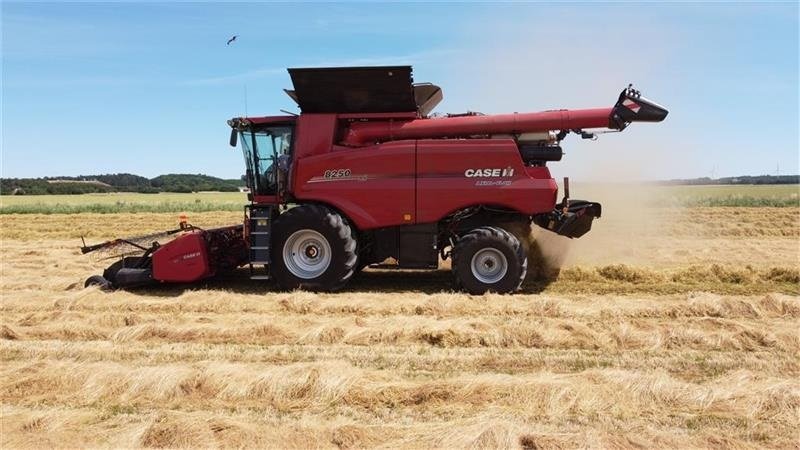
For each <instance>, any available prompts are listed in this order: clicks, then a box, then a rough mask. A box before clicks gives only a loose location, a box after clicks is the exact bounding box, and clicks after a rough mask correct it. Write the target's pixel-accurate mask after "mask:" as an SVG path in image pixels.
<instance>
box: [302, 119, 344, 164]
mask: <svg viewBox="0 0 800 450" xmlns="http://www.w3.org/2000/svg"><path fill="white" fill-rule="evenodd" d="M335 135H336V114H303V115H301V116H300V117H298V118H297V127H296V128H295V141H294V149H293V151H294V158H295V159H301V158H305V157H307V156H313V155H321V154H323V153H328V152H329V151H331V145H332V144H333V137H334V136H335Z"/></svg>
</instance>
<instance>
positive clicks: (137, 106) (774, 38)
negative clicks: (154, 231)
mask: <svg viewBox="0 0 800 450" xmlns="http://www.w3.org/2000/svg"><path fill="white" fill-rule="evenodd" d="M234 34H237V35H239V38H238V40H237V41H236V42H235V43H234V44H232V45H231V46H226V45H225V41H226V40H227V39H228V37H230V36H231V35H234ZM373 64H413V65H414V68H415V71H414V74H415V80H416V81H431V82H435V83H437V84H439V85H441V86H442V87H443V90H444V94H445V100H444V102H442V104H441V105H440V106H439V107H438V108H437V111H440V112H461V111H464V110H467V109H469V110H477V111H482V112H485V113H500V112H510V111H539V110H545V109H554V108H582V107H597V106H611V105H612V104H613V102H614V100H615V98H616V96H617V95H618V93H619V91H620V90H621V89H622V88H623V87H624V86H626V85H627V83H629V82H633V83H634V84H635V86H637V88H639V89H640V90H641V91H642V92H643V94H644V95H645V96H647V97H649V98H651V99H653V100H655V101H657V102H659V103H661V104H663V105H665V106H666V107H667V108H668V109H669V110H670V116H669V117H668V118H667V120H666V121H665V122H663V123H660V124H633V125H632V126H631V127H630V128H629V129H628V130H626V131H624V132H623V133H618V134H607V135H603V136H601V137H600V139H599V140H598V141H595V142H590V141H581V140H579V139H576V138H574V137H570V138H567V140H566V141H565V142H564V143H563V146H564V148H565V151H566V153H567V154H566V156H565V158H564V160H563V161H562V162H560V163H555V164H553V165H552V166H551V170H552V172H553V174H554V175H555V176H558V177H560V176H565V175H569V176H571V177H573V178H575V179H588V180H606V179H614V180H617V179H629V178H630V179H664V178H678V177H696V176H709V175H711V174H712V173H713V174H714V175H715V176H731V175H747V174H749V175H757V174H764V173H771V174H774V173H775V172H776V170H777V169H778V166H780V172H781V173H784V174H786V173H798V171H800V170H799V169H798V164H799V163H798V147H799V145H800V143H799V142H798V133H799V131H798V109H799V105H798V102H799V99H798V4H797V3H796V2H789V3H772V4H763V3H759V4H747V3H729V4H699V3H671V4H666V3H664V4H635V3H617V4H581V3H567V4H555V3H528V4H519V3H516V4H494V5H492V4H454V3H443V4H433V5H431V4H399V3H396V4H353V3H346V4H308V3H306V4H263V3H261V4H239V3H121V4H120V3H105V4H87V3H66V4H65V3H58V4H46V3H33V4H23V3H10V2H3V3H2V76H3V77H2V176H3V177H35V176H54V175H78V174H90V173H110V172H131V173H137V174H141V175H145V176H149V177H152V176H155V175H159V174H162V173H207V174H210V175H216V176H221V177H238V176H239V175H240V174H241V173H242V171H243V162H242V158H241V155H240V153H239V152H238V150H233V149H231V148H230V147H228V146H227V138H228V133H229V129H228V127H227V125H226V124H225V121H226V120H227V119H228V118H230V117H233V116H238V115H243V114H244V113H245V91H246V92H247V101H246V105H247V113H249V115H271V114H275V113H278V110H279V109H287V110H290V111H295V110H296V108H295V107H294V105H293V103H292V102H291V100H290V99H289V98H288V97H286V96H285V95H284V93H283V91H282V89H283V88H285V87H290V86H291V83H290V81H289V77H288V75H287V74H286V71H285V68H286V67H302V66H328V65H373Z"/></svg>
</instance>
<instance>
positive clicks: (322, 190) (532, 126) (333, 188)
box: [111, 66, 667, 294]
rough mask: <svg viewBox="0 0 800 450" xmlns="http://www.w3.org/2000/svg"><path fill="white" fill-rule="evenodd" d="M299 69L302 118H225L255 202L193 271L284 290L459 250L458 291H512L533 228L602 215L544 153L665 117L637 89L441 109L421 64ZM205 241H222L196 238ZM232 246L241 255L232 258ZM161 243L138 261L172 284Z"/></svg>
mask: <svg viewBox="0 0 800 450" xmlns="http://www.w3.org/2000/svg"><path fill="white" fill-rule="evenodd" d="M289 74H290V76H291V78H292V84H293V85H294V89H292V90H287V91H286V92H287V94H288V95H289V96H290V97H291V98H292V99H293V100H294V101H295V102H296V103H297V106H298V107H299V108H300V114H298V115H295V114H291V113H289V114H286V115H280V116H266V117H237V118H233V119H231V120H229V121H228V124H229V125H230V126H231V139H230V143H231V145H232V146H236V144H237V143H238V144H239V145H240V146H241V149H242V152H243V155H244V159H245V167H246V178H247V184H248V187H249V189H250V193H249V194H248V195H249V200H250V203H249V204H248V205H246V206H245V221H244V225H243V226H240V227H238V228H235V229H231V230H234V231H231V230H227V229H226V231H224V232H219V231H215V232H214V233H212V234H210V235H208V234H206V235H204V238H203V239H199V238H198V237H195V238H193V241H192V243H190V245H186V246H185V248H186V249H187V251H190V252H195V253H197V252H198V251H199V252H200V253H201V254H203V255H208V257H207V258H206V257H204V259H203V261H205V260H208V261H210V262H208V263H206V264H208V265H209V266H208V267H205V270H200V269H199V268H195V269H194V271H193V272H192V273H196V274H199V275H198V276H211V275H213V274H214V273H217V272H218V267H217V266H219V268H226V267H229V266H230V264H231V263H232V262H239V263H240V264H241V265H249V266H250V269H251V276H252V278H257V279H262V278H263V279H273V280H274V281H275V282H276V283H277V285H278V286H279V287H281V288H284V289H296V288H303V289H310V290H321V291H332V290H336V289H340V288H342V287H343V286H345V285H346V284H347V283H348V281H349V280H350V279H351V278H352V277H353V276H354V275H355V274H356V273H358V272H359V271H360V270H362V269H363V268H365V267H368V266H372V267H392V268H400V269H436V268H438V267H439V262H440V261H441V260H443V259H451V267H452V272H453V278H454V281H455V285H456V286H457V287H458V288H460V289H463V290H465V291H467V292H470V293H474V294H480V293H483V292H487V291H493V292H499V293H507V292H514V291H516V290H518V289H519V288H520V286H521V285H522V282H523V280H524V279H525V276H526V273H527V269H528V264H529V261H528V257H527V255H526V254H525V250H524V249H525V248H526V247H525V246H524V245H523V242H524V241H525V240H527V239H529V237H530V226H531V224H536V225H539V226H541V227H544V228H545V229H547V230H550V231H552V232H554V233H557V234H560V235H563V236H566V237H569V238H577V237H580V236H582V235H584V234H585V233H587V232H588V231H589V230H590V229H591V226H592V222H593V220H594V219H595V218H598V217H600V215H601V206H600V204H598V203H595V202H590V201H583V200H574V199H571V198H570V196H569V183H568V182H567V180H566V179H565V189H564V192H563V196H562V200H561V201H559V199H558V194H559V192H558V190H559V189H558V185H557V183H556V181H555V180H554V179H553V177H552V176H551V174H550V171H549V169H548V167H547V164H548V163H549V162H554V161H559V160H561V158H562V156H563V152H562V150H561V146H560V143H561V141H562V140H563V139H564V138H565V137H566V135H567V134H568V133H571V132H575V133H578V134H580V135H581V136H582V137H584V138H593V137H594V136H595V134H594V133H595V132H594V131H593V130H595V129H608V130H616V131H622V130H624V129H625V128H627V127H628V126H629V125H630V124H631V123H633V122H660V121H662V120H664V118H666V116H667V110H666V109H665V108H664V107H662V106H660V105H658V104H657V103H654V102H652V101H650V100H647V99H646V98H644V97H642V96H641V94H640V93H639V91H637V90H635V89H633V87H632V86H630V85H629V86H628V87H627V88H626V89H625V90H623V91H622V92H621V93H620V95H619V97H618V99H617V101H616V103H615V104H614V105H613V106H611V107H604V108H592V109H580V110H550V111H544V112H536V113H513V114H498V115H483V114H476V113H465V114H452V115H445V116H438V115H437V116H434V115H432V114H431V112H432V110H433V108H435V107H436V105H437V104H438V103H439V102H440V101H441V99H442V90H441V89H440V88H439V87H438V86H436V85H433V84H430V83H416V84H415V83H414V80H413V78H412V71H411V67H410V66H390V67H339V68H313V69H289ZM193 233H194V234H196V233H199V232H197V231H194V232H191V233H183V234H182V235H181V237H180V238H178V239H187V242H188V239H189V238H184V236H189V235H191V234H193ZM236 233H239V234H238V238H232V237H231V236H234V235H237V234H236ZM176 240H177V239H176ZM210 241H216V242H225V245H222V246H219V245H217V246H215V247H214V250H210V249H202V250H197V248H196V247H197V246H201V247H202V246H203V245H204V244H203V242H207V243H208V242H210ZM226 246H227V247H229V248H231V249H234V250H232V251H234V252H237V253H236V255H233V256H231V257H227V258H225V257H221V256H225V252H226V251H227V250H226ZM165 247H166V245H165ZM175 247H178V246H177V245H174V244H173V248H175ZM181 248H183V247H181ZM241 249H245V250H244V253H241V252H240V250H241ZM159 251H161V250H159V249H158V248H156V249H153V250H152V251H151V252H150V253H148V255H147V258H148V259H145V260H137V261H136V262H137V264H139V266H140V267H142V268H144V269H146V270H148V272H146V275H147V276H148V277H150V278H152V279H153V280H154V281H172V280H173V279H174V278H175V277H174V275H173V276H172V278H170V279H159V277H158V276H157V275H156V274H157V273H158V271H157V266H158V265H159V264H166V261H171V263H170V264H172V269H173V270H174V269H175V268H176V267H179V266H180V263H181V261H183V260H181V259H180V258H182V257H185V256H186V255H183V256H181V255H178V256H175V257H173V256H170V257H169V258H167V257H159V256H158V255H159ZM219 252H222V255H219V254H216V253H219ZM162 253H163V252H162ZM189 254H190V255H191V254H192V253H189ZM171 255H172V254H171ZM170 258H171V259H170ZM188 259H192V258H188ZM159 261H164V262H161V263H160V262H159ZM214 261H223V264H219V263H216V264H217V265H216V266H215V263H214ZM259 272H260V273H259ZM162 273H163V272H162ZM142 276H143V277H144V275H142ZM145 278H146V277H145ZM111 284H112V285H113V284H114V283H113V282H112V283H111ZM118 287H120V286H118ZM121 287H124V286H121Z"/></svg>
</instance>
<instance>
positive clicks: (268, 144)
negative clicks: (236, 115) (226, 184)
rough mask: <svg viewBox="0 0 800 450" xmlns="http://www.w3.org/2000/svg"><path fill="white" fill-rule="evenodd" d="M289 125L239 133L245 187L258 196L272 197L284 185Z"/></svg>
mask: <svg viewBox="0 0 800 450" xmlns="http://www.w3.org/2000/svg"><path fill="white" fill-rule="evenodd" d="M292 132H293V127H291V126H286V125H282V126H272V127H266V128H260V129H258V130H255V131H250V130H247V131H243V132H242V133H241V136H240V137H241V141H242V152H243V153H244V159H245V165H246V167H247V178H248V184H249V185H250V189H251V191H253V192H254V193H256V194H258V195H274V194H277V193H278V190H279V186H281V185H282V184H283V180H282V177H285V173H286V171H287V169H288V166H289V161H290V155H291V150H292V134H293V133H292Z"/></svg>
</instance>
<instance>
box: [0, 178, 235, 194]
mask: <svg viewBox="0 0 800 450" xmlns="http://www.w3.org/2000/svg"><path fill="white" fill-rule="evenodd" d="M244 184H245V183H244V181H242V180H241V179H235V180H225V179H222V178H217V177H212V176H209V175H203V174H167V175H159V176H157V177H155V178H152V179H151V178H146V177H142V176H139V175H134V174H130V173H114V174H103V175H79V176H77V177H43V178H0V194H2V195H46V194H88V193H102V192H140V193H158V192H199V191H221V192H235V191H237V190H238V189H239V186H244Z"/></svg>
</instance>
